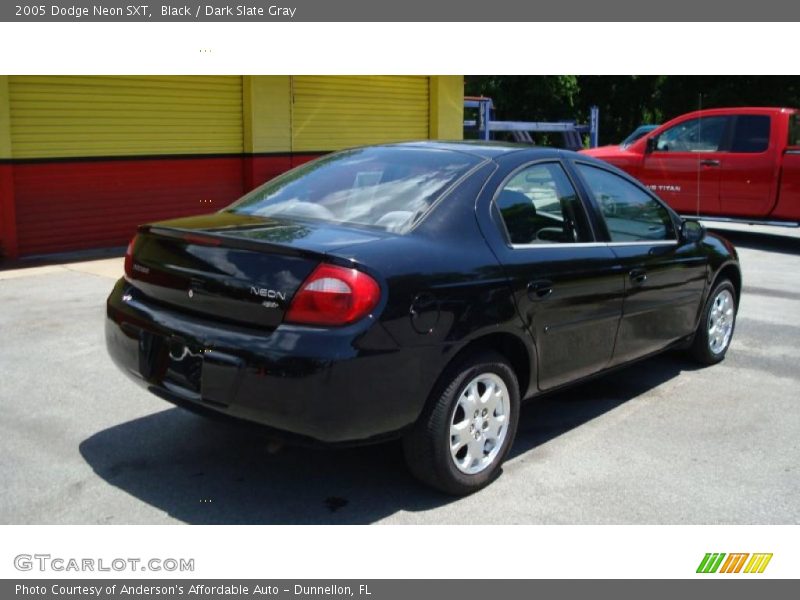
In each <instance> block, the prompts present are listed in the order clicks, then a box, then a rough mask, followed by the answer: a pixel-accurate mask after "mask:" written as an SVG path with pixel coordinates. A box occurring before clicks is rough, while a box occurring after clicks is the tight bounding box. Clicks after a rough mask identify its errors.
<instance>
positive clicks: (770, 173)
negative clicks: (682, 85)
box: [584, 108, 800, 225]
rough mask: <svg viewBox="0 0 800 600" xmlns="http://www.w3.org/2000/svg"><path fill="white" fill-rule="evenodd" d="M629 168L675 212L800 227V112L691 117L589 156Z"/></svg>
mask: <svg viewBox="0 0 800 600" xmlns="http://www.w3.org/2000/svg"><path fill="white" fill-rule="evenodd" d="M584 152H585V153H586V154H589V155H591V156H594V157H595V158H599V159H602V160H605V161H607V162H609V163H611V164H613V165H615V166H617V167H619V168H621V169H624V170H625V171H627V172H628V173H630V174H631V175H633V176H634V177H636V178H637V179H639V180H640V181H642V182H643V183H644V184H645V185H647V186H648V187H650V189H652V190H653V191H654V192H656V193H657V194H658V195H659V196H660V197H661V198H663V199H664V200H665V201H666V202H667V203H668V204H670V206H672V207H673V208H674V209H675V210H676V211H678V212H679V213H681V214H684V215H692V216H699V217H704V218H709V219H714V218H718V219H722V220H735V221H745V222H751V223H770V222H771V223H773V224H782V225H797V224H800V113H798V111H797V110H796V109H791V108H719V109H711V110H702V111H696V112H692V113H688V114H685V115H682V116H680V117H677V118H675V119H672V120H671V121H669V122H667V123H665V124H663V125H661V126H660V127H658V128H656V129H655V130H653V131H652V132H650V133H649V134H647V135H645V136H644V137H642V138H641V139H639V140H637V141H636V142H634V143H633V144H631V145H629V146H627V147H623V146H603V147H600V148H593V149H590V150H585V151H584Z"/></svg>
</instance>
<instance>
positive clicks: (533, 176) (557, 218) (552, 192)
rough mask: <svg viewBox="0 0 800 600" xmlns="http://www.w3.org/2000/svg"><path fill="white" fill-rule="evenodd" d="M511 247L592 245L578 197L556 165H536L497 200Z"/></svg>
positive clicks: (508, 185)
mask: <svg viewBox="0 0 800 600" xmlns="http://www.w3.org/2000/svg"><path fill="white" fill-rule="evenodd" d="M495 206H496V207H497V209H498V210H499V212H500V215H501V216H502V218H503V223H504V225H505V228H506V231H507V232H508V238H509V241H510V242H511V243H512V244H552V243H575V242H586V241H591V239H592V237H591V231H590V229H589V223H588V220H587V218H586V213H585V212H584V210H583V205H582V204H581V201H580V199H579V198H578V194H577V193H576V192H575V188H574V187H573V186H572V183H571V182H570V180H569V178H568V177H567V175H566V173H565V172H564V169H563V168H562V167H561V165H560V164H558V163H555V162H549V163H537V164H534V165H531V166H529V167H526V168H524V169H522V170H521V171H519V172H517V173H516V174H515V175H513V176H512V177H511V179H509V180H508V181H507V182H506V184H505V185H504V186H503V188H502V189H501V190H500V192H499V193H498V194H497V196H496V197H495Z"/></svg>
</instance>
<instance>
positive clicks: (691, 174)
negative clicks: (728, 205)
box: [639, 116, 730, 215]
mask: <svg viewBox="0 0 800 600" xmlns="http://www.w3.org/2000/svg"><path fill="white" fill-rule="evenodd" d="M729 122H730V118H729V117H725V116H708V117H701V118H692V119H687V120H685V121H682V122H680V123H677V124H675V125H673V126H672V127H670V128H669V129H666V130H665V131H663V132H661V133H660V134H659V135H657V136H656V137H655V138H654V141H653V142H651V144H653V147H652V148H651V149H650V150H651V151H649V152H647V153H646V154H645V156H644V162H643V164H642V171H641V174H640V177H639V178H640V179H641V180H642V182H643V183H644V184H645V185H647V186H648V187H649V188H650V189H651V190H653V191H654V192H656V193H657V194H658V195H659V196H661V197H662V198H663V199H664V200H665V201H666V202H667V204H669V205H670V206H671V207H672V208H674V209H675V210H676V211H678V212H679V213H682V214H704V215H714V214H718V213H719V211H720V200H719V198H720V195H719V194H720V190H719V186H720V168H721V165H722V156H723V154H724V152H722V148H723V145H724V143H725V139H726V135H727V133H728V126H729Z"/></svg>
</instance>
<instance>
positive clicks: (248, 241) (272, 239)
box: [128, 213, 381, 328]
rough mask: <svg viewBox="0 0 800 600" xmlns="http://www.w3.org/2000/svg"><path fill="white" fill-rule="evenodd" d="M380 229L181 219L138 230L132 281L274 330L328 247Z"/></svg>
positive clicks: (186, 306) (173, 299)
mask: <svg viewBox="0 0 800 600" xmlns="http://www.w3.org/2000/svg"><path fill="white" fill-rule="evenodd" d="M380 235H381V234H380V233H376V234H373V233H371V232H365V231H362V230H357V229H352V228H342V227H338V226H336V225H328V224H309V223H307V222H297V221H281V220H275V219H266V218H261V217H253V216H247V215H236V214H234V213H217V214H214V215H205V216H202V217H192V218H187V219H176V220H173V221H165V222H162V223H157V224H154V225H147V226H144V227H142V228H141V229H140V232H139V235H138V237H137V240H136V244H135V247H134V249H133V257H132V261H131V267H130V273H129V275H128V279H129V281H130V282H131V284H132V285H134V286H135V287H136V288H137V289H139V290H140V291H141V293H143V294H144V295H146V296H147V297H149V298H151V299H153V300H156V301H158V302H161V303H163V304H165V305H169V306H171V307H175V308H179V309H182V310H186V311H190V312H192V313H196V314H198V315H203V316H208V317H210V318H214V319H221V320H225V321H229V322H234V323H241V324H247V325H256V326H261V327H265V328H273V327H276V326H277V325H279V324H280V323H281V321H282V320H283V317H284V314H285V312H286V310H287V308H288V307H289V304H290V303H291V301H292V297H293V296H294V294H295V292H296V291H297V290H298V289H299V287H300V286H301V284H302V283H303V281H304V280H305V279H306V278H307V277H308V276H309V275H310V274H311V272H312V271H313V270H314V268H316V266H317V265H319V263H320V262H323V261H324V260H325V259H326V257H328V255H329V253H330V252H332V251H334V250H335V249H336V248H341V247H345V246H351V245H353V244H359V243H364V242H368V241H372V240H374V239H376V238H377V237H380Z"/></svg>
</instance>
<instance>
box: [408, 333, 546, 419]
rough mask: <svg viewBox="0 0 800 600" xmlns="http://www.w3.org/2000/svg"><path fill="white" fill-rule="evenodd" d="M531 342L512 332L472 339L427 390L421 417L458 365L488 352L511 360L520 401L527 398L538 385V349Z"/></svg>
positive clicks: (478, 336)
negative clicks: (534, 366) (535, 360)
mask: <svg viewBox="0 0 800 600" xmlns="http://www.w3.org/2000/svg"><path fill="white" fill-rule="evenodd" d="M529 340H530V338H528V339H526V338H525V337H523V336H522V335H518V334H516V333H513V332H510V331H493V332H485V333H482V334H479V335H476V336H474V337H472V338H471V339H470V340H468V341H467V342H466V343H464V344H463V345H461V347H460V348H459V349H458V350H457V351H456V352H455V354H453V355H452V356H451V357H449V359H448V360H447V362H446V363H445V364H444V367H443V368H442V369H441V371H440V373H439V376H438V377H437V378H436V381H435V382H434V384H433V386H432V388H431V389H430V390H428V397H427V400H426V403H425V408H423V410H422V412H421V413H420V416H422V415H423V414H425V409H427V408H428V405H429V404H430V403H431V399H435V398H436V397H438V391H439V390H440V389H441V388H442V386H443V385H444V386H446V385H447V384H448V381H449V378H450V376H451V375H452V373H453V372H454V371H456V370H457V368H458V366H459V365H461V364H462V363H464V362H465V361H466V360H468V359H469V358H470V357H472V356H474V355H476V354H481V353H486V352H495V353H497V354H499V355H500V356H502V357H503V358H505V359H506V360H507V361H508V363H509V365H510V366H511V368H512V369H513V371H514V374H515V375H516V377H517V381H518V383H519V394H520V398H522V399H524V398H526V397H527V395H528V394H529V392H530V391H531V387H532V386H533V385H535V378H534V371H533V365H534V359H533V357H534V354H535V349H534V347H533V344H532V343H531V342H530V341H529Z"/></svg>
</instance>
